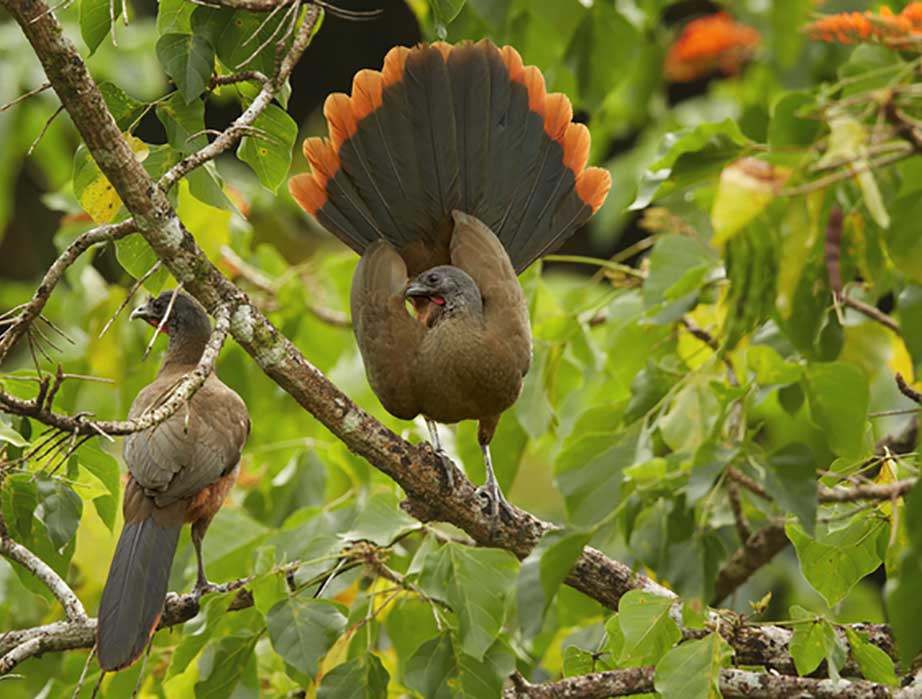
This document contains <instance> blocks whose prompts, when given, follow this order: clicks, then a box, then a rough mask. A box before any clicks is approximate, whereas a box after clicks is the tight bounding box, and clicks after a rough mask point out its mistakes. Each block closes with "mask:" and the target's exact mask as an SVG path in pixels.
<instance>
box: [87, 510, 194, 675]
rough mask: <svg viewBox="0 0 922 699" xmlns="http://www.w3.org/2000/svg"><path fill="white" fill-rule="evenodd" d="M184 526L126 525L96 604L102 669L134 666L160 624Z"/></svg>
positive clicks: (150, 522) (149, 522)
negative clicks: (158, 623)
mask: <svg viewBox="0 0 922 699" xmlns="http://www.w3.org/2000/svg"><path fill="white" fill-rule="evenodd" d="M181 527H182V525H181V524H180V525H176V526H170V527H161V526H160V525H158V524H157V523H156V522H155V521H154V519H153V517H148V518H147V519H144V520H142V521H141V522H130V523H128V524H126V525H125V528H124V529H123V530H122V534H121V536H120V537H119V540H118V545H117V546H116V548H115V555H114V556H113V557H112V566H111V567H110V569H109V577H108V579H107V580H106V586H105V588H104V589H103V592H102V600H101V601H100V603H99V621H98V625H97V627H96V640H97V651H96V653H97V656H98V657H99V665H100V667H101V668H102V669H103V670H106V671H112V670H120V669H121V668H123V667H126V666H128V665H130V664H131V663H133V662H134V661H135V660H136V659H137V658H138V656H139V655H141V653H142V652H144V647H145V646H146V645H147V642H148V641H149V640H150V637H151V634H152V633H153V631H154V629H155V628H156V626H157V622H158V621H159V620H160V614H161V612H162V611H163V600H164V598H165V597H166V592H167V584H168V583H169V579H170V567H171V566H172V563H173V555H174V554H175V553H176V542H177V541H178V540H179V532H180V529H181Z"/></svg>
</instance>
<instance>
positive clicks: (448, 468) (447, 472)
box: [429, 444, 455, 492]
mask: <svg viewBox="0 0 922 699" xmlns="http://www.w3.org/2000/svg"><path fill="white" fill-rule="evenodd" d="M429 447H430V448H431V449H432V453H433V454H435V458H436V459H437V460H438V462H439V466H440V467H441V468H440V469H439V476H440V477H441V480H442V490H444V491H446V492H450V491H451V490H453V489H454V487H455V476H454V470H455V463H454V462H453V461H452V460H451V459H450V458H449V456H448V452H446V451H444V450H443V449H438V448H436V447H433V446H432V445H431V444H430V445H429Z"/></svg>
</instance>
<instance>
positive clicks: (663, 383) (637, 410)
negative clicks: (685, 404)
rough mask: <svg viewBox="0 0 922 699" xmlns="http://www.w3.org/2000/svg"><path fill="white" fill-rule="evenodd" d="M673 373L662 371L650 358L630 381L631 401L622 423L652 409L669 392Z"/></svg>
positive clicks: (629, 422)
mask: <svg viewBox="0 0 922 699" xmlns="http://www.w3.org/2000/svg"><path fill="white" fill-rule="evenodd" d="M674 382H675V375H674V374H670V373H669V372H667V371H664V370H663V369H661V368H660V367H659V366H657V365H656V363H655V362H653V361H652V360H648V361H647V366H646V367H645V368H644V369H641V370H640V371H639V372H637V375H636V376H634V380H633V381H631V402H630V403H628V406H627V409H626V410H625V411H624V423H625V424H626V425H629V424H631V423H632V422H634V420H639V419H640V418H642V417H643V416H644V415H646V414H647V413H648V412H649V411H650V410H652V409H653V408H654V407H655V406H656V404H657V403H659V402H660V401H661V400H662V399H663V397H664V396H665V395H666V394H667V393H668V392H669V389H671V388H672V386H673V385H674Z"/></svg>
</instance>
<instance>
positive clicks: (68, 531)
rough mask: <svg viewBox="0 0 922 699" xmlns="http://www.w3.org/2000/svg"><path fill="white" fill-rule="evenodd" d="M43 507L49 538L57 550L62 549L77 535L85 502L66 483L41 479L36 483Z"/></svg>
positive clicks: (43, 520) (42, 513)
mask: <svg viewBox="0 0 922 699" xmlns="http://www.w3.org/2000/svg"><path fill="white" fill-rule="evenodd" d="M36 487H37V488H38V496H39V506H40V507H41V516H40V518H41V520H42V522H44V524H45V528H46V529H47V530H48V537H49V538H50V539H51V543H53V544H54V545H55V546H56V547H57V548H59V549H60V548H61V547H62V546H64V545H65V544H66V543H68V542H69V541H70V540H71V539H73V537H74V534H76V533H77V526H78V525H79V524H80V516H81V515H82V514H83V500H81V499H80V496H79V495H77V493H75V492H74V489H73V488H71V487H70V486H69V485H67V484H66V483H63V482H61V481H58V480H54V479H39V480H38V481H37V482H36Z"/></svg>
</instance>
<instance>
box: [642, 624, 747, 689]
mask: <svg viewBox="0 0 922 699" xmlns="http://www.w3.org/2000/svg"><path fill="white" fill-rule="evenodd" d="M732 655H733V650H732V649H731V648H730V646H729V645H728V644H727V642H726V641H725V640H724V639H723V638H722V637H721V636H720V634H717V633H712V634H708V635H707V636H705V637H704V638H701V639H699V640H697V641H687V642H685V643H683V644H681V645H679V646H676V647H675V648H673V649H672V650H670V651H669V652H668V653H666V655H664V656H663V659H662V660H660V661H659V663H657V665H656V674H655V676H654V680H653V682H654V685H655V687H656V691H657V692H659V693H660V695H661V696H662V699H718V698H719V697H720V696H721V694H720V670H721V668H723V667H725V666H726V665H727V664H729V661H730V658H731V656H732Z"/></svg>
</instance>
